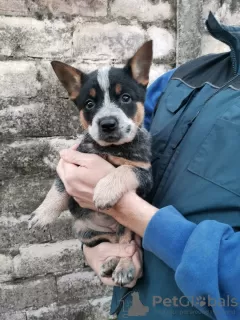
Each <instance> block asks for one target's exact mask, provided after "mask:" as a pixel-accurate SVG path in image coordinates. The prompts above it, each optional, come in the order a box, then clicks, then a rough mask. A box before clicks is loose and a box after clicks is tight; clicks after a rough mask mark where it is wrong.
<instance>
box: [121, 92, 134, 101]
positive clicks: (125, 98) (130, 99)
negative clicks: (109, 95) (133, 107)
mask: <svg viewBox="0 0 240 320" xmlns="http://www.w3.org/2000/svg"><path fill="white" fill-rule="evenodd" d="M131 101H132V98H131V96H130V95H129V94H128V93H124V94H123V95H121V102H122V103H129V102H131Z"/></svg>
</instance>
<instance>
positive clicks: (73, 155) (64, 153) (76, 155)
mask: <svg viewBox="0 0 240 320" xmlns="http://www.w3.org/2000/svg"><path fill="white" fill-rule="evenodd" d="M59 154H60V157H61V158H62V159H63V160H64V161H66V162H68V163H73V164H77V165H79V166H83V163H84V153H81V152H78V151H75V150H72V149H64V150H61V151H60V152H59Z"/></svg>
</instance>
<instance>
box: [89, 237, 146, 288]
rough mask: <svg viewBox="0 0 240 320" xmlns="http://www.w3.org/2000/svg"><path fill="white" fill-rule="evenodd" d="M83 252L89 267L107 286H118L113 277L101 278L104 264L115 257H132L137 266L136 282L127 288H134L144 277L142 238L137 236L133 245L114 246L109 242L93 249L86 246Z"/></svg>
mask: <svg viewBox="0 0 240 320" xmlns="http://www.w3.org/2000/svg"><path fill="white" fill-rule="evenodd" d="M83 252H84V255H85V258H86V260H87V263H88V265H89V266H90V267H91V268H92V269H93V270H94V271H95V273H96V274H97V275H98V277H99V278H100V279H101V281H102V282H103V284H105V285H108V286H115V285H116V284H115V283H114V282H113V280H112V278H111V277H109V278H107V277H101V276H100V271H101V266H102V264H104V263H105V262H106V261H108V260H109V259H111V258H113V257H121V258H126V257H132V262H133V264H134V266H135V272H136V274H135V278H134V280H133V281H132V282H131V283H130V284H128V285H126V287H127V288H132V287H134V286H135V285H136V282H137V280H138V279H139V278H141V277H142V261H143V256H142V249H141V238H140V237H139V236H137V235H135V240H134V241H132V242H131V244H119V243H117V244H112V243H109V242H102V243H101V244H99V245H97V246H95V247H93V248H89V247H87V246H84V247H83Z"/></svg>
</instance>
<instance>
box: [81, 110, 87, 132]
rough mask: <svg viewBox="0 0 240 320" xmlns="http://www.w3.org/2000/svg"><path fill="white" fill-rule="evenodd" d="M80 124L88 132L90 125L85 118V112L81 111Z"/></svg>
mask: <svg viewBox="0 0 240 320" xmlns="http://www.w3.org/2000/svg"><path fill="white" fill-rule="evenodd" d="M80 124H81V126H82V127H83V129H84V130H87V128H88V123H87V121H86V119H85V118H84V115H83V110H81V111H80Z"/></svg>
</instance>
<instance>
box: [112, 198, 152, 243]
mask: <svg viewBox="0 0 240 320" xmlns="http://www.w3.org/2000/svg"><path fill="white" fill-rule="evenodd" d="M157 211H158V209H157V208H156V207H154V206H152V205H150V204H149V203H147V202H146V201H144V200H143V199H141V198H140V197H139V196H137V195H136V194H135V193H133V192H132V193H128V194H126V195H125V196H124V197H123V198H122V199H121V200H120V201H119V203H118V204H117V205H116V206H115V208H114V209H111V210H110V211H109V213H110V214H111V216H112V217H114V219H116V220H117V221H118V222H119V223H120V224H122V225H124V226H125V227H127V228H129V229H131V230H132V231H134V232H135V233H136V234H138V235H139V236H141V237H143V235H144V232H145V230H146V228H147V225H148V224H149V222H150V220H151V219H152V217H153V216H154V214H155V213H156V212H157Z"/></svg>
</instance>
